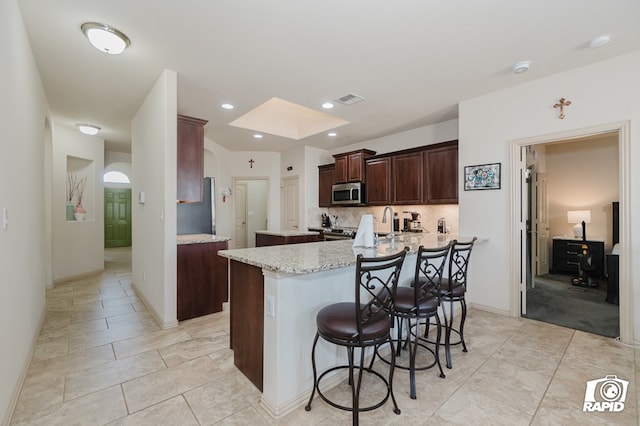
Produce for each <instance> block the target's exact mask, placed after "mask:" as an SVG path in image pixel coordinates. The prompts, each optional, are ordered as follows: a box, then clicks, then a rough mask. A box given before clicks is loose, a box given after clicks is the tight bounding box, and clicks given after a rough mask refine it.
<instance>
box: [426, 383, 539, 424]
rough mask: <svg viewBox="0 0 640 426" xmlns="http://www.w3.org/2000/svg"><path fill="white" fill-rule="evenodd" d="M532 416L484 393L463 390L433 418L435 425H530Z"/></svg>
mask: <svg viewBox="0 0 640 426" xmlns="http://www.w3.org/2000/svg"><path fill="white" fill-rule="evenodd" d="M531 419H532V416H530V415H528V414H527V413H525V412H522V411H518V410H517V409H515V408H514V407H512V406H511V405H509V404H508V403H504V402H500V401H496V400H495V399H493V398H490V397H488V396H486V395H484V394H483V393H479V392H477V391H473V390H471V389H468V388H464V387H463V388H461V389H459V390H458V391H456V393H455V394H454V395H453V396H452V397H451V398H449V400H447V402H445V403H444V404H443V405H442V407H440V408H439V409H438V410H437V411H436V413H435V414H434V416H433V424H461V425H506V426H514V425H528V424H529V422H530V421H531Z"/></svg>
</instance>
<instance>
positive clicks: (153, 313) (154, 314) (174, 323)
mask: <svg viewBox="0 0 640 426" xmlns="http://www.w3.org/2000/svg"><path fill="white" fill-rule="evenodd" d="M131 288H132V289H133V291H135V292H136V296H138V298H139V299H140V301H141V302H142V304H143V305H144V306H146V307H147V309H148V310H149V312H150V313H151V316H152V317H153V319H154V320H155V321H156V323H158V325H159V326H160V328H162V329H163V330H166V329H168V328H174V327H177V326H178V320H177V319H175V320H173V321H169V322H164V321H162V318H161V317H160V315H158V313H157V312H156V310H155V309H153V307H152V306H151V304H150V303H149V301H148V300H147V299H146V298H145V297H144V295H143V294H142V292H141V291H140V289H139V288H138V287H137V286H136V284H135V283H133V282H132V283H131Z"/></svg>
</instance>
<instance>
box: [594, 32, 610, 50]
mask: <svg viewBox="0 0 640 426" xmlns="http://www.w3.org/2000/svg"><path fill="white" fill-rule="evenodd" d="M609 41H611V39H610V38H609V36H608V35H603V36H600V37H596V38H594V39H593V40H591V43H589V47H591V48H592V49H597V48H598V47H602V46H604V45H605V44H607V43H609Z"/></svg>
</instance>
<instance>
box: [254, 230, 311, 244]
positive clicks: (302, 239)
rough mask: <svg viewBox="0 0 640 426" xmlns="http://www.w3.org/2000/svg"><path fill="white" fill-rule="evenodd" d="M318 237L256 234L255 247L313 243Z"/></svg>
mask: <svg viewBox="0 0 640 426" xmlns="http://www.w3.org/2000/svg"><path fill="white" fill-rule="evenodd" d="M316 241H320V239H319V235H318V234H314V235H273V234H262V233H258V232H256V247H266V246H281V245H285V244H299V243H314V242H316Z"/></svg>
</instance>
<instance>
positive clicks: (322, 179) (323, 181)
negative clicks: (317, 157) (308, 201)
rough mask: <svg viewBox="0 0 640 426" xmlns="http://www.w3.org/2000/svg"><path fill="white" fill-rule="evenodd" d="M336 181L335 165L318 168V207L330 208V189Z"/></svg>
mask: <svg viewBox="0 0 640 426" xmlns="http://www.w3.org/2000/svg"><path fill="white" fill-rule="evenodd" d="M335 181H336V166H335V164H325V165H323V166H318V206H319V207H331V204H332V197H331V195H332V191H331V187H332V186H333V184H334V183H335Z"/></svg>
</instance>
